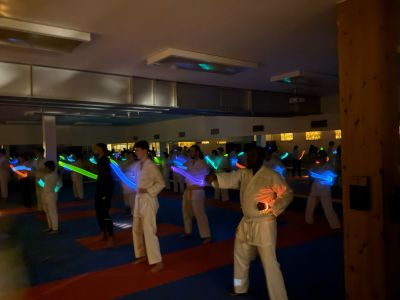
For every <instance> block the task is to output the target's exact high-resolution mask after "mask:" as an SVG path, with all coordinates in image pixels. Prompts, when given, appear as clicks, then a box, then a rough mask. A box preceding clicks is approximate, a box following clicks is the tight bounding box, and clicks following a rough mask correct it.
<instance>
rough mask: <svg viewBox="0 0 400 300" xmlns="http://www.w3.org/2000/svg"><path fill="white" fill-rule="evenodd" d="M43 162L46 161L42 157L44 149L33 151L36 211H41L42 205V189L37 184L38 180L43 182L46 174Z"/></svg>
mask: <svg viewBox="0 0 400 300" xmlns="http://www.w3.org/2000/svg"><path fill="white" fill-rule="evenodd" d="M45 162H46V159H45V157H44V149H43V148H37V149H35V160H34V161H33V166H32V175H34V176H35V183H36V184H35V187H36V201H37V210H38V211H43V204H42V191H43V189H42V188H41V187H40V186H39V184H38V182H39V180H40V179H42V180H44V175H45V174H46V168H45V166H44V163H45Z"/></svg>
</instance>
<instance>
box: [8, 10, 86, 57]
mask: <svg viewBox="0 0 400 300" xmlns="http://www.w3.org/2000/svg"><path fill="white" fill-rule="evenodd" d="M90 41H91V35H90V33H88V32H82V31H77V30H71V29H66V28H61V27H55V26H49V25H42V24H37V23H31V22H26V21H19V20H14V19H9V18H4V17H0V44H3V45H8V46H17V47H24V48H32V49H41V50H47V51H58V52H70V51H72V50H73V49H74V48H76V47H77V46H79V45H80V44H81V43H85V42H90Z"/></svg>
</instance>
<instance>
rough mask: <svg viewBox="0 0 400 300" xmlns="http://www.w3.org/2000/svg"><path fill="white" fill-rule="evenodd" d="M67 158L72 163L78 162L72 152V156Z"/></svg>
mask: <svg viewBox="0 0 400 300" xmlns="http://www.w3.org/2000/svg"><path fill="white" fill-rule="evenodd" d="M67 160H68V161H69V162H71V163H73V162H76V160H75V159H74V157H73V156H72V154H71V155H70V156H68V157H67Z"/></svg>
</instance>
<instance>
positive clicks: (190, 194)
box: [182, 159, 211, 239]
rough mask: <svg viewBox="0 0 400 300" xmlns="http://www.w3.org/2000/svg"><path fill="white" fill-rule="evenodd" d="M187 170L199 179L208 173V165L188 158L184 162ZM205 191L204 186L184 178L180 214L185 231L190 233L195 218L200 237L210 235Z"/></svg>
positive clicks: (200, 160) (199, 160)
mask: <svg viewBox="0 0 400 300" xmlns="http://www.w3.org/2000/svg"><path fill="white" fill-rule="evenodd" d="M185 166H186V167H187V170H186V171H187V172H188V173H189V174H190V175H192V176H194V177H196V178H199V179H204V177H205V176H206V175H207V174H208V167H207V165H206V164H205V162H204V160H202V159H196V160H193V159H190V160H188V161H187V162H186V163H185ZM205 198H206V195H205V192H204V187H202V186H198V185H196V184H193V183H192V182H191V181H190V180H189V179H186V190H185V192H184V193H183V201H182V215H183V223H184V225H185V233H186V234H191V233H192V226H193V216H194V217H195V218H196V221H197V226H198V228H199V233H200V237H201V238H203V239H204V238H209V237H211V232H210V226H209V224H208V218H207V214H206V208H205Z"/></svg>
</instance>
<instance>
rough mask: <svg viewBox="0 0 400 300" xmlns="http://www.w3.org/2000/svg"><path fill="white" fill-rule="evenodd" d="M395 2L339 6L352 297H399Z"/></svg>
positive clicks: (361, 0)
mask: <svg viewBox="0 0 400 300" xmlns="http://www.w3.org/2000/svg"><path fill="white" fill-rule="evenodd" d="M393 3H394V1H389V0H349V1H345V2H342V3H340V4H338V6H337V24H338V43H339V48H338V50H339V51H338V52H339V81H340V82H339V86H340V87H339V89H340V118H341V129H342V143H341V144H342V153H343V154H342V175H343V214H344V257H345V286H346V299H354V300H359V299H363V300H366V299H400V293H399V286H400V285H399V284H398V282H396V280H398V278H400V267H399V265H400V264H399V262H400V259H399V257H400V254H399V253H400V247H399V241H400V228H399V227H400V226H399V224H400V223H399V215H400V211H399V204H398V203H399V195H398V194H397V196H396V186H399V174H398V171H397V168H396V166H398V163H399V160H398V157H399V153H400V148H399V132H398V125H399V109H398V97H399V95H398V90H397V75H396V48H397V45H396V44H397V43H396V41H397V39H396V33H395V22H394V21H395V20H396V18H397V17H395V16H394V14H395V13H397V12H398V11H399V10H398V9H396V8H395V7H394V6H393ZM397 193H398V190H397ZM396 210H397V211H396ZM394 211H396V213H393V212H394Z"/></svg>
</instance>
